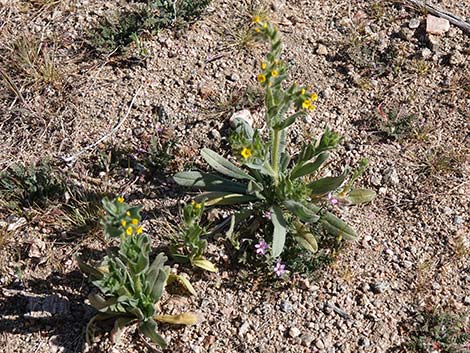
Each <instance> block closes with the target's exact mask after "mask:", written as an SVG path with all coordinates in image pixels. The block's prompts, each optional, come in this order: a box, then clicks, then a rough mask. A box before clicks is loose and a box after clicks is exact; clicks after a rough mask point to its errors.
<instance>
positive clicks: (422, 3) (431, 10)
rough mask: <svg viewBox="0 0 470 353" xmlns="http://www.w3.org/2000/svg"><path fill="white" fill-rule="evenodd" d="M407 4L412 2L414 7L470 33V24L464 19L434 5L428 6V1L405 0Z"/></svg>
mask: <svg viewBox="0 0 470 353" xmlns="http://www.w3.org/2000/svg"><path fill="white" fill-rule="evenodd" d="M405 2H410V3H412V4H413V5H415V6H417V7H419V8H424V9H425V10H426V11H427V12H429V13H430V14H432V15H435V16H438V17H442V18H445V19H446V20H448V21H449V22H450V23H452V24H454V25H456V26H458V27H460V28H462V29H463V30H465V31H467V32H468V33H470V23H468V22H466V21H465V20H464V19H462V18H460V17H458V16H456V15H454V14H452V13H450V12H447V11H444V10H441V9H439V8H437V7H435V6H434V5H431V4H428V3H427V2H426V1H421V0H405Z"/></svg>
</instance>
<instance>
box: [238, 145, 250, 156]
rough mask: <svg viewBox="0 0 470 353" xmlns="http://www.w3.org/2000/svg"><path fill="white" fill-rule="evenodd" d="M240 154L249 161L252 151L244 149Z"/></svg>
mask: <svg viewBox="0 0 470 353" xmlns="http://www.w3.org/2000/svg"><path fill="white" fill-rule="evenodd" d="M240 154H241V155H242V157H243V158H245V159H248V158H250V157H251V150H250V149H249V148H246V147H244V148H243V149H242V151H241V153H240Z"/></svg>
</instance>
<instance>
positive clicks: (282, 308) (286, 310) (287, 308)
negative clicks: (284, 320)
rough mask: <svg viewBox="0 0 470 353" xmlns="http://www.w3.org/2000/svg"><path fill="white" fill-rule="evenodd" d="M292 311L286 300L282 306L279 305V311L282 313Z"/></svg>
mask: <svg viewBox="0 0 470 353" xmlns="http://www.w3.org/2000/svg"><path fill="white" fill-rule="evenodd" d="M292 309H293V307H292V304H291V302H290V301H288V300H285V301H284V302H283V303H282V305H281V310H282V311H283V312H285V313H289V312H291V311H292Z"/></svg>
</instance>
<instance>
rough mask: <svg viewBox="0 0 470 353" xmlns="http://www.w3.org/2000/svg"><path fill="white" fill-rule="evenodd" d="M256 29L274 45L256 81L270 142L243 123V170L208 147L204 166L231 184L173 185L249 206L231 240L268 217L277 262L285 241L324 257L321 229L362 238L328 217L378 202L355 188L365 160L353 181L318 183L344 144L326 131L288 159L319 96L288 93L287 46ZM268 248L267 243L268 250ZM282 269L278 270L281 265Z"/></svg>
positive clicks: (239, 133) (213, 178) (191, 178)
mask: <svg viewBox="0 0 470 353" xmlns="http://www.w3.org/2000/svg"><path fill="white" fill-rule="evenodd" d="M253 22H254V26H255V28H254V30H255V32H256V33H257V35H258V36H259V37H260V38H262V39H267V40H268V41H269V42H270V44H271V50H270V52H269V54H268V55H267V59H266V61H265V62H262V63H261V69H262V72H261V73H259V74H258V75H257V80H258V82H259V83H260V84H261V85H262V87H263V88H264V89H265V105H266V114H265V117H266V126H267V127H268V128H269V139H268V140H267V141H266V140H265V139H264V138H263V137H262V136H261V133H260V130H258V129H253V128H252V127H251V126H250V125H249V124H248V123H247V122H246V121H244V120H242V119H239V120H238V126H237V127H236V129H235V130H234V131H233V133H232V135H231V136H230V142H231V145H232V149H233V151H234V154H235V155H236V156H238V159H239V160H240V162H241V164H242V165H243V167H244V168H240V167H238V166H236V165H234V164H233V163H232V162H230V161H228V160H227V159H225V158H224V157H222V156H220V155H219V154H217V153H216V152H214V151H212V150H210V149H207V148H204V149H203V150H202V152H201V156H202V157H203V158H204V159H205V161H206V162H207V163H208V164H209V165H210V166H211V167H212V168H214V169H215V170H216V171H217V172H219V173H220V174H223V175H225V176H227V177H229V178H224V177H221V176H219V175H214V174H207V173H202V172H199V171H189V172H182V173H178V174H176V175H175V177H174V179H175V181H176V182H177V183H178V184H180V185H183V186H188V187H193V188H198V189H202V190H206V192H204V193H202V194H201V195H199V196H198V197H197V198H196V201H198V200H205V204H206V206H215V205H218V206H219V205H235V204H251V205H250V206H249V207H245V208H242V209H241V210H238V211H237V212H236V213H235V214H234V215H233V216H232V218H231V226H230V230H229V232H230V233H231V232H233V230H234V229H235V227H236V226H237V225H238V224H240V222H241V221H243V220H246V219H248V218H249V217H253V216H259V215H263V214H266V213H267V212H269V213H268V218H270V219H271V222H272V229H273V232H272V250H271V255H272V257H273V258H274V259H276V258H279V256H280V255H281V254H282V252H283V249H284V245H285V243H286V235H289V236H293V237H294V238H295V239H296V240H297V242H298V244H300V245H301V246H302V247H304V248H305V249H307V250H309V251H311V252H316V251H317V250H318V245H317V237H318V233H317V232H318V229H323V231H324V232H326V233H327V234H330V235H331V236H333V237H335V238H336V239H338V240H341V239H346V240H353V239H356V237H357V236H356V233H355V231H354V230H353V229H352V228H351V227H350V226H349V225H348V224H346V223H345V222H344V221H342V220H341V219H339V218H338V217H336V216H335V215H334V214H333V213H331V212H330V211H329V210H331V208H332V206H333V205H335V204H337V203H341V204H348V205H349V204H358V203H362V202H368V201H370V200H372V199H373V198H374V197H375V193H374V192H373V191H371V190H366V189H352V184H353V182H354V181H355V180H356V179H357V178H358V177H359V176H360V175H361V174H362V173H363V172H364V170H365V168H366V166H367V161H365V160H364V161H361V163H360V166H359V168H357V169H356V170H355V171H354V172H353V173H352V175H350V173H349V171H348V170H347V168H345V171H344V172H343V173H342V174H340V175H339V176H327V177H319V176H320V170H321V167H322V166H324V165H325V162H326V161H327V159H328V157H329V151H330V150H332V149H335V148H336V147H337V145H338V143H339V142H340V140H341V137H340V136H339V135H338V134H337V133H335V132H332V131H331V130H329V129H328V128H326V129H325V131H324V132H323V134H322V135H321V137H320V138H319V139H318V141H312V142H310V143H306V144H304V145H303V146H302V148H301V150H300V153H298V155H297V156H295V157H294V158H292V157H291V156H290V155H289V153H288V151H287V150H286V133H287V129H288V128H289V126H291V125H292V124H293V123H294V122H295V121H296V120H297V119H298V118H300V117H302V116H304V115H306V114H307V112H308V111H313V110H315V108H316V106H315V101H316V100H317V99H318V96H317V94H316V93H313V92H309V91H308V89H307V88H304V87H298V86H297V85H296V84H295V83H293V84H291V85H290V86H289V87H287V88H286V87H285V85H283V82H284V81H285V80H286V71H287V69H286V65H285V63H284V62H283V61H281V60H280V55H281V48H282V44H281V38H280V35H279V31H278V30H277V28H276V27H275V26H274V25H273V24H271V23H270V22H267V21H262V20H261V19H260V18H259V17H256V18H254V21H253ZM348 177H350V178H349V181H348V180H347V178H348ZM233 179H239V180H240V181H234V180H233ZM316 233H317V234H316ZM314 234H316V235H317V236H316V235H314ZM268 237H269V238H270V235H269V234H268ZM264 244H266V243H264V241H263V247H264V246H265V245H264ZM276 266H277V268H278V267H279V266H280V262H278V264H277V265H276ZM276 273H277V271H276Z"/></svg>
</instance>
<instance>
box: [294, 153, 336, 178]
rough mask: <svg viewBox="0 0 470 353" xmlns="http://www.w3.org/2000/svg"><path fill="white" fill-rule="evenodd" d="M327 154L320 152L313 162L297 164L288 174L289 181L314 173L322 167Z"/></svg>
mask: <svg viewBox="0 0 470 353" xmlns="http://www.w3.org/2000/svg"><path fill="white" fill-rule="evenodd" d="M328 157H329V153H328V152H322V153H320V154H319V155H318V157H317V158H316V159H315V161H314V162H311V163H306V164H300V165H299V164H297V165H296V166H295V167H294V169H292V172H291V174H290V177H291V179H296V178H300V177H303V176H305V175H310V174H312V173H315V172H316V171H317V170H318V168H320V167H321V166H322V164H323V163H325V161H326V160H327V159H328Z"/></svg>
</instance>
